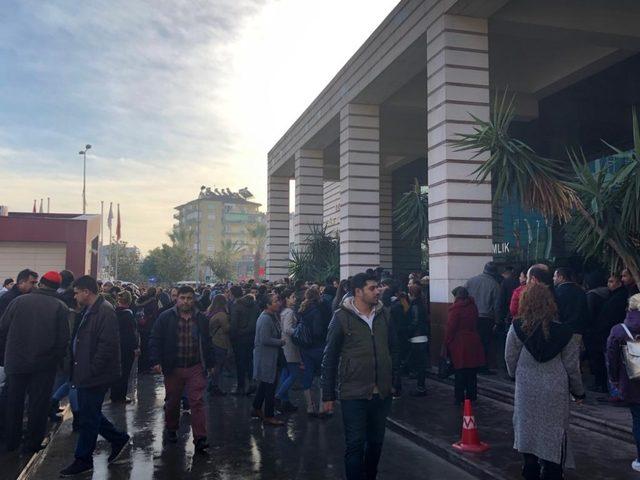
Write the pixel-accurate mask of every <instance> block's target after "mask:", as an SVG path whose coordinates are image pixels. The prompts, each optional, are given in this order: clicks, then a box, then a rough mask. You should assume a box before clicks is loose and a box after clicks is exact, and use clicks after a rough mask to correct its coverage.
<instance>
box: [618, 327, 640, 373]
mask: <svg viewBox="0 0 640 480" xmlns="http://www.w3.org/2000/svg"><path fill="white" fill-rule="evenodd" d="M621 325H622V328H624V331H625V332H627V335H628V336H629V339H628V340H627V344H626V345H622V361H623V363H624V366H625V369H626V370H627V376H628V377H629V380H637V379H639V378H640V341H639V340H637V339H636V338H634V336H633V335H631V332H630V331H629V329H628V328H627V326H626V325H625V324H624V323H622V324H621Z"/></svg>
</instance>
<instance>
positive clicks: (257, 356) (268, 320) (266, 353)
mask: <svg viewBox="0 0 640 480" xmlns="http://www.w3.org/2000/svg"><path fill="white" fill-rule="evenodd" d="M279 312H280V299H279V297H278V295H277V294H275V293H272V294H270V295H269V296H268V297H267V304H266V306H265V309H264V311H263V312H262V313H261V314H260V316H259V317H258V322H257V324H256V337H255V342H254V347H253V378H254V380H257V381H259V382H260V385H259V386H258V391H257V392H256V397H255V399H254V400H253V411H252V412H251V416H252V417H254V418H262V421H263V423H264V424H265V425H272V426H280V425H284V422H282V421H281V420H277V419H276V418H274V413H275V408H274V403H275V393H276V380H277V376H278V357H279V356H280V355H282V347H283V346H284V344H285V341H284V340H283V339H282V338H281V334H282V332H281V330H280V320H279V318H278V313H279ZM263 403H264V412H263V411H262V404H263Z"/></svg>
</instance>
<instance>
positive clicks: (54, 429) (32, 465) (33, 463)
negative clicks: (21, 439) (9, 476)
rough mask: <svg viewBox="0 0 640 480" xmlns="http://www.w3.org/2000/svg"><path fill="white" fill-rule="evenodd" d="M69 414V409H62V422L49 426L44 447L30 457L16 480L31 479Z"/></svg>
mask: <svg viewBox="0 0 640 480" xmlns="http://www.w3.org/2000/svg"><path fill="white" fill-rule="evenodd" d="M70 413H71V407H70V406H69V405H67V406H66V407H65V409H64V412H62V422H56V423H55V424H53V425H52V426H51V430H49V436H48V437H46V438H45V441H46V443H45V447H44V448H43V449H42V450H40V451H39V452H37V453H34V454H33V455H32V456H31V458H30V459H29V461H28V462H27V464H26V465H25V466H24V468H23V469H22V471H21V472H20V474H19V475H18V477H17V478H16V480H29V479H30V478H32V477H31V475H32V474H34V473H35V472H36V470H37V469H38V467H39V466H40V464H41V463H42V461H43V460H44V458H45V456H46V455H47V451H48V449H49V445H50V444H51V442H52V441H53V439H54V438H55V436H56V434H57V433H58V430H60V426H61V425H62V424H63V422H64V421H65V420H66V419H67V418H69V414H70ZM34 478H35V477H34Z"/></svg>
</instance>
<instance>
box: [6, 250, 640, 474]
mask: <svg viewBox="0 0 640 480" xmlns="http://www.w3.org/2000/svg"><path fill="white" fill-rule="evenodd" d="M451 294H452V297H453V302H452V304H451V305H450V307H449V310H448V317H447V320H446V325H445V328H444V332H442V333H443V342H442V349H441V350H440V351H438V352H432V351H431V350H432V347H431V344H432V343H433V342H432V332H431V322H430V304H429V278H428V276H426V275H424V274H419V273H416V274H412V275H409V276H406V277H403V278H393V277H391V276H390V275H389V274H387V273H386V272H384V270H383V269H381V268H378V269H375V270H373V269H370V270H367V271H366V272H363V273H359V274H357V275H354V276H353V277H350V278H348V279H343V280H339V279H338V278H329V279H326V280H325V281H324V282H321V283H314V282H308V281H303V280H298V281H295V282H294V281H292V280H290V279H283V280H282V281H279V282H267V281H264V282H256V281H253V280H251V281H248V282H243V283H236V284H233V283H224V284H222V283H220V284H216V285H209V286H204V285H203V286H199V287H197V288H194V287H192V286H188V285H181V286H174V287H168V288H161V287H154V286H149V287H145V286H141V287H138V286H136V285H134V284H131V283H123V282H108V281H106V282H99V281H96V280H95V279H94V278H92V277H90V276H86V275H85V276H81V277H79V278H77V279H76V278H74V276H73V274H72V273H71V272H69V271H62V272H53V271H52V272H46V273H45V274H44V275H42V276H39V275H38V273H36V272H34V271H32V270H29V269H25V270H23V271H21V272H19V274H18V276H17V277H16V280H15V282H14V281H13V280H12V279H7V280H5V282H4V283H3V289H2V290H0V358H1V359H2V360H3V367H4V375H5V381H4V383H3V385H2V388H1V389H0V411H4V412H5V415H4V417H3V418H2V419H0V427H1V429H2V432H3V435H4V439H5V443H6V446H7V449H8V450H16V449H18V448H20V445H21V438H22V428H23V423H22V422H23V416H24V405H25V397H28V399H29V401H28V412H27V418H28V423H27V427H26V429H27V431H26V434H25V436H24V440H23V441H22V449H23V450H24V451H26V452H35V451H38V450H39V449H41V448H42V442H43V439H44V436H45V433H46V427H47V421H54V422H55V421H60V420H61V413H60V411H61V409H60V408H59V407H60V402H61V401H62V400H63V399H64V398H65V397H68V399H69V404H70V407H71V411H72V414H73V429H74V430H75V431H78V439H77V447H76V451H75V456H74V460H73V461H72V462H71V463H70V465H69V466H68V467H67V468H65V469H64V470H62V471H61V475H62V476H74V475H78V474H81V473H85V472H87V471H90V470H91V469H92V468H93V459H92V457H93V451H94V449H95V446H96V439H97V436H98V435H101V436H102V437H104V438H105V439H106V440H107V441H108V442H109V443H110V444H111V449H112V450H111V455H110V456H109V463H118V461H120V460H121V459H122V458H123V457H124V456H125V454H126V452H127V450H128V447H129V445H130V437H129V434H128V433H126V432H123V431H119V430H118V429H117V428H116V427H114V425H113V424H112V423H111V422H110V421H109V420H108V419H107V418H106V417H105V415H104V414H103V413H102V404H103V402H104V400H105V397H106V396H107V394H108V395H109V398H110V400H111V402H112V403H114V404H122V405H126V404H127V403H130V402H132V401H133V399H132V396H131V395H130V392H129V391H128V389H129V383H130V382H129V380H130V376H131V370H132V368H133V366H134V365H135V361H136V359H137V372H138V374H139V375H162V377H163V380H164V387H165V402H164V422H165V434H164V440H165V441H166V442H167V443H169V444H171V443H175V442H177V440H178V433H177V431H178V424H179V419H180V412H181V409H188V410H190V412H191V415H190V421H191V429H192V432H193V441H194V449H195V452H196V453H206V452H207V450H208V448H209V445H208V440H207V420H206V419H207V408H206V402H207V396H208V397H223V396H225V395H228V394H232V395H239V396H253V402H252V408H251V411H250V412H247V417H249V416H250V417H252V418H255V419H258V420H260V421H261V422H262V423H263V425H264V426H265V427H280V426H282V425H284V424H285V422H284V421H283V415H286V414H289V413H293V412H296V411H298V410H300V409H302V411H303V412H304V413H306V414H307V415H308V416H309V417H311V418H315V419H319V420H323V419H328V418H331V417H332V416H333V414H334V410H335V402H336V401H339V402H340V410H341V415H342V422H343V425H344V434H345V444H346V452H345V470H346V477H347V479H348V480H352V479H358V480H361V479H362V478H367V479H373V478H376V474H377V465H378V461H379V458H380V454H381V451H382V445H383V440H384V433H385V422H386V417H387V415H388V414H389V411H390V408H391V403H392V399H393V398H394V397H399V396H401V395H402V394H403V393H404V392H403V388H402V387H403V382H404V383H405V385H407V384H411V385H415V386H414V388H412V389H410V390H409V392H408V394H409V395H411V396H414V397H418V398H420V397H425V396H428V391H427V383H426V377H427V374H428V372H429V369H430V368H429V367H430V362H431V358H432V357H433V358H434V359H437V358H440V361H441V363H442V362H446V364H447V365H448V366H449V367H450V369H451V370H452V372H453V374H454V378H455V380H454V398H453V401H454V402H455V404H456V405H460V404H462V403H463V402H464V400H465V399H469V400H471V401H476V400H477V396H478V388H477V381H478V380H477V376H478V374H486V375H493V374H495V373H496V369H497V370H502V371H504V372H505V373H506V374H507V375H508V376H509V377H512V378H515V382H516V389H515V410H514V437H515V443H514V447H515V448H516V449H517V450H518V451H519V452H521V453H522V454H523V457H524V467H523V476H524V477H525V478H527V479H537V478H545V479H555V478H562V470H563V468H564V467H565V466H571V464H572V462H573V459H572V456H571V449H570V446H569V445H568V437H567V435H566V432H567V430H568V428H569V405H570V399H573V400H574V401H575V402H576V403H581V402H582V401H583V399H584V398H585V389H584V387H583V385H582V377H583V375H582V370H581V358H584V359H586V364H587V365H588V369H589V371H590V372H591V374H592V375H593V378H594V385H593V389H594V390H596V391H597V392H601V393H606V394H607V395H606V397H604V399H603V401H604V402H607V403H613V404H618V405H622V404H624V405H629V406H630V410H631V413H632V418H633V431H634V435H635V437H636V441H637V442H638V445H639V452H638V458H640V385H638V383H640V380H638V381H636V380H630V378H629V376H628V375H627V371H626V368H625V365H623V364H621V358H622V356H621V353H620V352H621V351H622V349H624V348H625V344H626V343H627V341H632V340H631V338H635V336H636V335H640V312H639V309H640V295H638V288H637V286H636V284H635V281H634V278H633V276H632V275H631V273H630V272H629V271H628V270H623V272H622V273H621V274H620V275H618V274H612V275H610V276H609V277H608V278H605V277H604V276H603V275H601V274H598V273H597V272H592V273H590V274H588V275H585V276H584V279H583V281H581V282H578V281H577V278H576V276H575V274H574V272H572V271H571V269H569V268H564V267H560V268H557V269H555V270H554V269H552V268H550V267H549V266H547V265H543V264H537V265H533V266H531V267H529V268H527V269H526V270H524V269H523V270H518V269H514V268H511V267H507V268H503V269H502V271H499V269H498V267H497V266H496V265H495V264H494V263H493V262H489V263H488V264H487V265H486V266H485V268H484V271H483V272H482V273H481V274H479V275H477V276H475V277H472V278H470V279H469V280H468V281H467V282H466V283H465V284H464V285H460V286H457V287H456V288H455V289H454V290H453V291H452V292H451ZM623 326H624V327H623ZM225 371H235V377H236V379H235V380H236V381H235V388H234V389H233V390H232V391H229V392H228V391H226V390H225V384H224V382H223V381H222V378H223V373H224V372H225ZM445 376H446V375H445ZM407 378H410V379H415V384H414V383H413V382H408V381H407ZM403 379H404V381H403ZM296 383H299V384H300V387H301V390H302V397H301V398H300V400H299V401H301V402H303V404H304V405H296V403H298V402H296V401H294V400H293V399H292V396H291V395H290V393H291V390H292V388H293V386H294V385H295V384H296ZM632 466H633V468H634V469H636V470H640V461H639V460H637V459H636V460H635V461H634V462H633V465H632Z"/></svg>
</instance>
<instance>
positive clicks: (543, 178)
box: [452, 92, 579, 222]
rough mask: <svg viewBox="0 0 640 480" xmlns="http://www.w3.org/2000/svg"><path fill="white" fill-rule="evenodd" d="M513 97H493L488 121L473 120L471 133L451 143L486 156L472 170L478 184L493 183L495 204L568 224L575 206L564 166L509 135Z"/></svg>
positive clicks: (505, 94)
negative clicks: (515, 205) (516, 205)
mask: <svg viewBox="0 0 640 480" xmlns="http://www.w3.org/2000/svg"><path fill="white" fill-rule="evenodd" d="M514 102H515V96H513V95H512V96H509V95H508V94H507V92H505V93H504V95H502V96H498V95H496V96H495V99H494V105H493V110H492V113H491V119H490V120H489V121H485V120H481V119H479V118H478V117H475V116H473V115H471V117H472V118H473V119H474V121H475V126H474V128H473V130H474V132H473V133H468V134H459V135H458V136H457V138H456V139H454V140H453V141H452V144H453V145H454V147H455V148H456V150H457V151H475V152H476V153H475V155H474V158H476V157H478V156H481V155H485V154H488V155H489V158H488V159H487V160H486V161H484V162H483V163H482V164H481V165H480V166H479V167H478V168H477V169H476V170H475V171H474V175H475V176H476V180H477V181H478V182H484V181H486V180H487V179H488V178H489V177H491V178H492V179H493V182H494V192H493V198H494V201H499V200H500V199H503V198H507V199H516V200H520V201H521V202H522V204H523V205H524V206H525V207H527V208H530V209H532V210H538V211H539V212H540V213H541V214H542V215H544V216H545V217H546V218H548V219H551V218H556V219H558V220H559V221H561V222H567V221H568V220H569V219H570V217H571V212H572V210H573V209H574V208H575V207H576V206H577V205H578V203H579V198H578V195H577V194H576V192H575V191H574V190H573V189H572V188H571V187H570V186H569V185H568V184H567V182H566V179H567V176H568V171H567V169H566V167H565V165H564V163H562V162H560V161H558V160H555V159H551V158H546V157H542V156H540V155H538V154H537V153H536V152H535V151H534V150H533V149H532V148H531V147H530V146H528V145H527V144H525V143H524V142H522V141H520V140H518V139H514V138H512V137H511V136H510V135H509V127H510V125H511V122H512V121H513V117H514Z"/></svg>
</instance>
